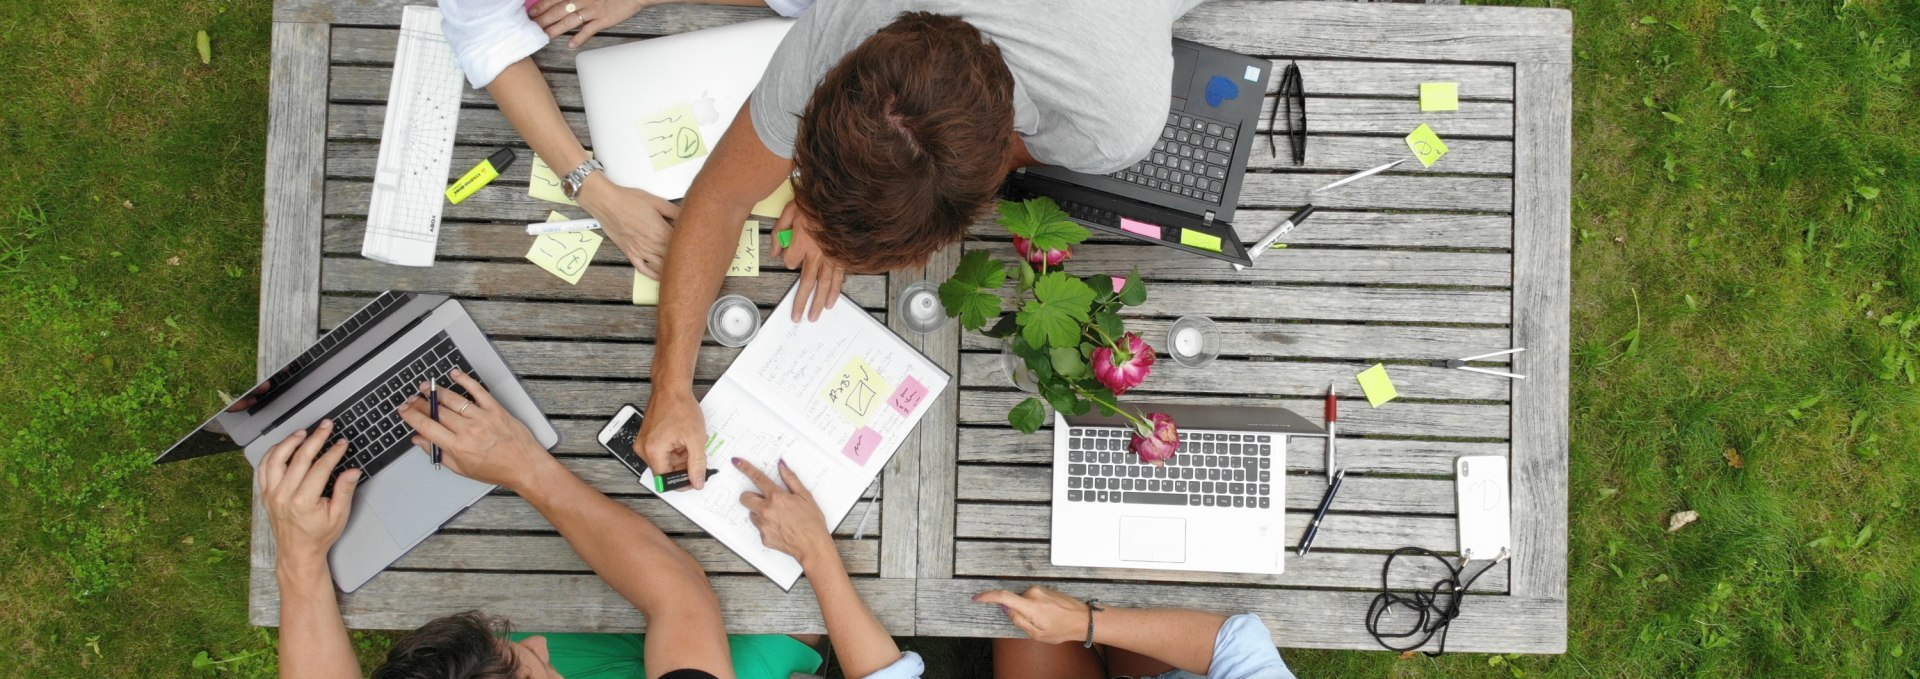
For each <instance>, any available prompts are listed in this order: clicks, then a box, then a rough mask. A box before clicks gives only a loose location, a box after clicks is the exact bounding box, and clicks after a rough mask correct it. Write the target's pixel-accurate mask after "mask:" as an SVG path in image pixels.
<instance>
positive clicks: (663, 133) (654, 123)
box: [640, 101, 707, 172]
mask: <svg viewBox="0 0 1920 679" xmlns="http://www.w3.org/2000/svg"><path fill="white" fill-rule="evenodd" d="M640 137H641V138H642V139H645V140H646V142H647V160H648V161H649V162H650V163H651V164H652V165H653V169H654V171H656V172H657V171H660V170H665V169H667V168H669V167H673V166H675V165H679V164H681V163H684V162H687V161H689V160H693V159H695V158H704V157H706V155H707V140H706V139H704V138H702V137H701V136H700V119H699V118H696V117H694V115H693V105H692V104H690V103H688V102H684V101H683V102H680V103H678V104H674V105H672V106H668V107H666V108H664V109H660V110H659V111H656V112H654V113H653V114H652V115H649V116H644V117H642V118H641V119H640Z"/></svg>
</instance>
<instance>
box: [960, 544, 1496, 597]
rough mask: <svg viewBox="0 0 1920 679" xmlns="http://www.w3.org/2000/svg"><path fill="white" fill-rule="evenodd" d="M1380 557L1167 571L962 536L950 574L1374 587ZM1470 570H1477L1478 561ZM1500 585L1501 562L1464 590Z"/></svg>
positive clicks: (1424, 576) (1411, 582) (1424, 560)
mask: <svg viewBox="0 0 1920 679" xmlns="http://www.w3.org/2000/svg"><path fill="white" fill-rule="evenodd" d="M1314 546H1315V547H1316V548H1318V547H1319V546H1320V543H1319V541H1318V540H1315V541H1314ZM1386 561H1387V556H1386V555H1385V554H1355V553H1352V552H1331V551H1321V550H1318V549H1316V551H1314V552H1313V553H1311V554H1308V555H1307V556H1304V557H1303V556H1299V555H1297V554H1294V553H1292V552H1291V551H1289V552H1288V553H1287V556H1286V572H1285V573H1282V574H1280V575H1250V574H1246V573H1209V572H1202V571H1169V570H1158V569H1151V568H1087V567H1082V566H1055V565H1053V563H1052V554H1051V550H1050V549H1049V548H1048V546H1047V545H1046V544H1044V543H1034V542H981V541H976V540H962V541H960V543H959V544H958V545H957V546H956V547H955V556H954V575H957V576H961V577H988V578H1041V579H1048V580H1102V581H1115V582H1126V581H1135V582H1157V583H1176V582H1191V583H1211V584H1222V585H1241V586H1246V587H1255V586H1263V587H1324V588H1339V589H1375V590H1377V589H1379V587H1380V570H1381V566H1383V565H1384V564H1385V563H1386ZM1480 565H1482V566H1484V565H1485V564H1480ZM1474 570H1475V571H1476V572H1477V571H1478V570H1479V568H1478V566H1476V567H1475V569H1474ZM1389 576H1390V577H1391V578H1392V579H1391V580H1389V581H1388V585H1389V586H1391V587H1392V588H1393V589H1396V590H1402V591H1405V590H1426V589H1430V588H1432V587H1433V583H1435V582H1437V581H1439V580H1440V579H1441V578H1444V577H1447V570H1446V569H1445V568H1444V567H1442V566H1441V565H1440V563H1439V562H1438V561H1434V560H1433V559H1432V558H1429V557H1421V558H1417V559H1416V558H1407V557H1401V558H1399V559H1395V560H1394V562H1393V570H1392V571H1391V572H1390V573H1389ZM1506 590H1507V565H1506V564H1504V563H1503V564H1500V565H1498V566H1494V567H1493V570H1490V571H1488V572H1487V574H1486V575H1485V576H1484V577H1482V578H1480V579H1479V580H1475V581H1474V583H1473V588H1472V589H1470V590H1468V591H1471V592H1478V593H1498V592H1505V591H1506Z"/></svg>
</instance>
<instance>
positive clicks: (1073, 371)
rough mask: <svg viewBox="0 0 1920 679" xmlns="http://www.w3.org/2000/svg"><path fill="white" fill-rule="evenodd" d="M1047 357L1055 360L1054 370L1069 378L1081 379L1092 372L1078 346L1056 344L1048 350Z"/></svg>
mask: <svg viewBox="0 0 1920 679" xmlns="http://www.w3.org/2000/svg"><path fill="white" fill-rule="evenodd" d="M1047 357H1048V358H1049V359H1052V361H1053V370H1054V372H1057V373H1059V374H1060V376H1061V377H1065V378H1067V379H1069V380H1078V379H1081V378H1083V377H1086V376H1087V375H1088V374H1089V373H1090V372H1091V371H1090V370H1088V368H1087V362H1086V361H1085V360H1083V359H1081V358H1080V350H1079V348H1078V347H1073V346H1056V347H1053V348H1052V349H1049V350H1047ZM1055 407H1058V406H1055Z"/></svg>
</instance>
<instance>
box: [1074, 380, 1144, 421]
mask: <svg viewBox="0 0 1920 679" xmlns="http://www.w3.org/2000/svg"><path fill="white" fill-rule="evenodd" d="M1073 390H1074V391H1075V392H1077V393H1079V394H1080V397H1081V398H1084V399H1087V400H1089V401H1093V402H1094V403H1099V404H1101V405H1105V406H1106V407H1108V408H1112V409H1113V411H1114V412H1117V413H1120V414H1121V415H1123V416H1125V417H1126V418H1127V421H1129V422H1132V423H1133V424H1134V426H1135V427H1136V428H1138V427H1145V426H1147V422H1146V420H1142V419H1140V417H1139V416H1138V415H1134V414H1133V413H1130V412H1127V409H1126V408H1122V407H1120V403H1119V402H1118V401H1109V400H1106V399H1103V398H1100V397H1098V396H1095V395H1093V394H1092V393H1089V392H1088V391H1087V390H1085V389H1082V388H1080V387H1079V386H1078V385H1075V386H1074V387H1073Z"/></svg>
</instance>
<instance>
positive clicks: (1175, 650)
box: [1093, 608, 1227, 676]
mask: <svg viewBox="0 0 1920 679" xmlns="http://www.w3.org/2000/svg"><path fill="white" fill-rule="evenodd" d="M1093 616H1094V632H1093V640H1094V641H1095V642H1097V643H1101V644H1106V645H1108V646H1116V647H1119V648H1124V649H1127V650H1129V651H1133V652H1134V653H1138V654H1140V655H1144V656H1147V657H1149V658H1154V659H1156V660H1159V661H1160V662H1164V663H1166V664H1169V665H1172V666H1174V667H1178V668H1180V669H1183V670H1186V671H1188V672H1192V673H1194V674H1198V675H1202V676H1204V675H1206V674H1207V671H1208V670H1209V669H1211V668H1212V665H1213V644H1214V639H1215V638H1217V637H1219V636H1220V625H1222V624H1224V623H1225V622H1226V621H1227V619H1226V617H1225V616H1221V615H1215V614H1213V613H1207V612H1205V611H1195V610H1188V609H1181V608H1107V609H1105V610H1103V611H1101V612H1099V613H1095V614H1093Z"/></svg>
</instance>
